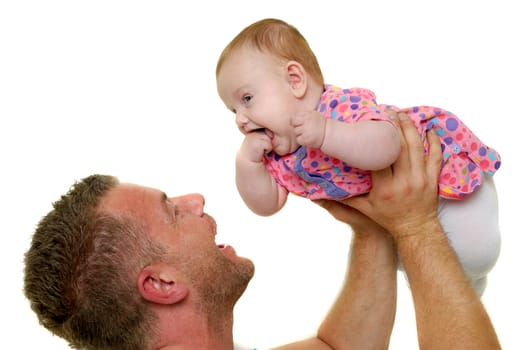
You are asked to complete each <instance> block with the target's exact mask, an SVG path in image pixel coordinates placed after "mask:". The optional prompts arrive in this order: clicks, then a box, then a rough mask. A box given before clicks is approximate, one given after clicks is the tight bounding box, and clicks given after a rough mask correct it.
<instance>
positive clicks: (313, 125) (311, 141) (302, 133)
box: [290, 111, 326, 148]
mask: <svg viewBox="0 0 525 350" xmlns="http://www.w3.org/2000/svg"><path fill="white" fill-rule="evenodd" d="M290 123H291V125H292V127H293V128H294V131H295V137H296V139H297V143H299V144H300V145H302V146H308V147H312V148H321V146H322V145H323V141H324V135H325V129H326V118H325V117H323V115H322V114H321V113H319V112H317V111H309V112H301V113H297V115H295V116H293V117H292V119H291V121H290Z"/></svg>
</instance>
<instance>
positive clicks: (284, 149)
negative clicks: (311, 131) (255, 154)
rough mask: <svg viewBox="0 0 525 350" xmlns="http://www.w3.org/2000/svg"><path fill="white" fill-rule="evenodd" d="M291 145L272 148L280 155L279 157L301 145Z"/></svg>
mask: <svg viewBox="0 0 525 350" xmlns="http://www.w3.org/2000/svg"><path fill="white" fill-rule="evenodd" d="M290 146H291V147H279V146H277V147H275V148H274V149H273V152H274V153H276V154H278V155H280V156H281V157H282V156H286V155H288V154H291V153H294V152H295V151H297V149H298V148H299V147H301V145H290Z"/></svg>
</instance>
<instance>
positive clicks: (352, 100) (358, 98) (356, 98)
mask: <svg viewBox="0 0 525 350" xmlns="http://www.w3.org/2000/svg"><path fill="white" fill-rule="evenodd" d="M359 101H361V97H360V96H350V102H354V103H355V102H359Z"/></svg>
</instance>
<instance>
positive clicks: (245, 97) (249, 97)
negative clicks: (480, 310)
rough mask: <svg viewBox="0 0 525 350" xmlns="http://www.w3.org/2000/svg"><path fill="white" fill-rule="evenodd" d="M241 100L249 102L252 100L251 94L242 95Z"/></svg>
mask: <svg viewBox="0 0 525 350" xmlns="http://www.w3.org/2000/svg"><path fill="white" fill-rule="evenodd" d="M242 100H243V102H244V103H248V102H250V101H251V100H252V96H251V95H244V96H243V97H242Z"/></svg>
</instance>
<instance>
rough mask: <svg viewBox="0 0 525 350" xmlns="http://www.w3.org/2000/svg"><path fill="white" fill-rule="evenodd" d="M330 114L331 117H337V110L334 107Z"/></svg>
mask: <svg viewBox="0 0 525 350" xmlns="http://www.w3.org/2000/svg"><path fill="white" fill-rule="evenodd" d="M330 116H331V117H332V119H336V118H337V111H336V110H335V109H334V110H332V111H331V112H330Z"/></svg>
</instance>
